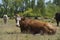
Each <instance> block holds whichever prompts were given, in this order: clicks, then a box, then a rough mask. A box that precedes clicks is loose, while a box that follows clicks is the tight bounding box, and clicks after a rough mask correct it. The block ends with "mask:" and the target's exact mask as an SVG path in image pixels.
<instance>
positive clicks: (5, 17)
mask: <svg viewBox="0 0 60 40" xmlns="http://www.w3.org/2000/svg"><path fill="white" fill-rule="evenodd" d="M3 20H4V23H5V24H6V23H7V20H8V16H7V15H6V14H5V15H4V16H3Z"/></svg>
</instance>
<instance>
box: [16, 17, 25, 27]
mask: <svg viewBox="0 0 60 40" xmlns="http://www.w3.org/2000/svg"><path fill="white" fill-rule="evenodd" d="M24 20H25V17H16V26H17V27H19V26H20V22H22V21H24Z"/></svg>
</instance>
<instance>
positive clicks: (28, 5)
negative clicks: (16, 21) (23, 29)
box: [0, 0, 60, 18]
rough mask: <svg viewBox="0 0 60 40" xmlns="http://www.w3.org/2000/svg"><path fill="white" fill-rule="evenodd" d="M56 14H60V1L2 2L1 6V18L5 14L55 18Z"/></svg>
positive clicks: (26, 0)
mask: <svg viewBox="0 0 60 40" xmlns="http://www.w3.org/2000/svg"><path fill="white" fill-rule="evenodd" d="M56 12H60V0H53V2H52V1H51V0H49V1H48V2H45V0H2V3H1V4H0V17H1V18H2V17H3V15H4V14H7V15H8V16H9V17H11V18H12V17H13V16H14V15H15V14H19V15H20V16H27V17H30V16H33V17H35V16H37V17H41V16H42V17H48V18H52V17H54V15H55V13H56Z"/></svg>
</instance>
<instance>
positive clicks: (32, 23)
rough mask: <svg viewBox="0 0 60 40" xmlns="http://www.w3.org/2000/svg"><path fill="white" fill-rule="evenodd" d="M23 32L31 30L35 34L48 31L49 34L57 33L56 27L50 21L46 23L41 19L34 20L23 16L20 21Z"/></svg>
mask: <svg viewBox="0 0 60 40" xmlns="http://www.w3.org/2000/svg"><path fill="white" fill-rule="evenodd" d="M19 22H20V23H19V24H20V28H21V32H25V31H26V32H31V33H33V34H36V33H41V34H44V33H48V34H55V32H56V27H53V26H52V25H51V24H50V23H45V22H42V21H39V20H32V19H26V18H21V20H20V21H19Z"/></svg>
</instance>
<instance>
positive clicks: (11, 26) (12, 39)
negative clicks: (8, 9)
mask: <svg viewBox="0 0 60 40" xmlns="http://www.w3.org/2000/svg"><path fill="white" fill-rule="evenodd" d="M53 24H54V25H55V26H56V23H53ZM0 40H60V26H59V27H58V29H57V32H56V34H54V35H40V34H36V35H32V34H23V33H20V29H19V28H18V27H16V24H15V21H14V20H9V21H8V23H7V24H4V23H3V20H2V19H0Z"/></svg>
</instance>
